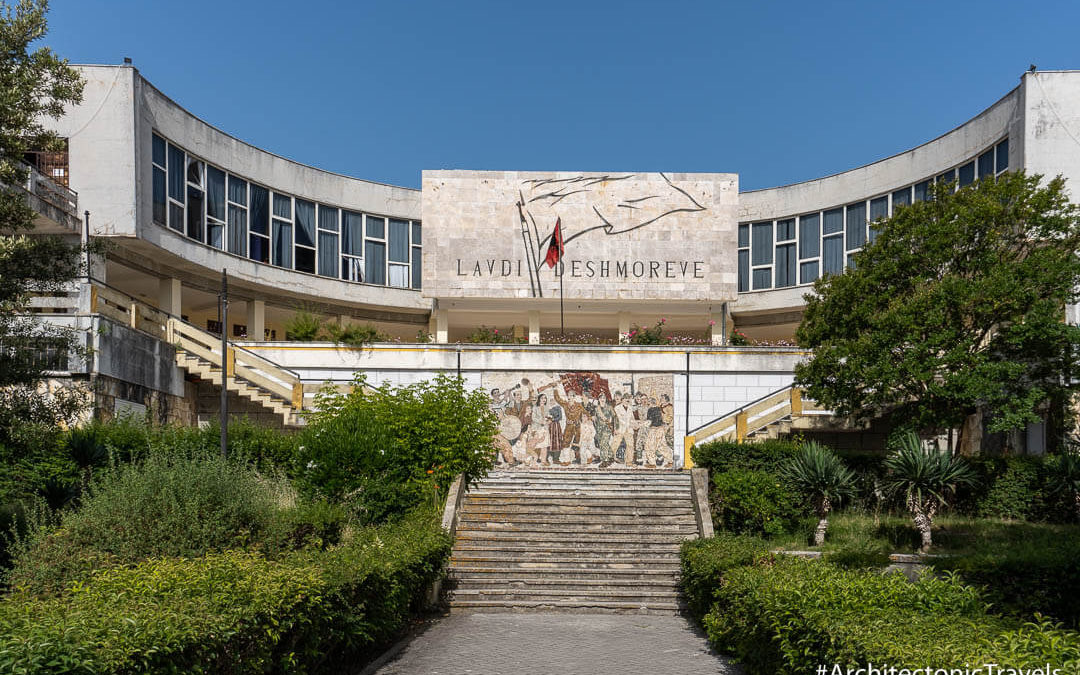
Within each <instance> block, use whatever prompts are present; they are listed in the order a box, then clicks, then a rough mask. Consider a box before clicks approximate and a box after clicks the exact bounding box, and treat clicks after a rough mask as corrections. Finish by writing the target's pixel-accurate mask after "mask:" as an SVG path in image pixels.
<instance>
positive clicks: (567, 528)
mask: <svg viewBox="0 0 1080 675" xmlns="http://www.w3.org/2000/svg"><path fill="white" fill-rule="evenodd" d="M458 528H459V530H465V531H477V530H478V531H485V530H488V531H491V530H502V531H507V532H509V531H513V532H597V533H600V532H609V533H613V534H614V533H621V534H659V533H668V534H671V535H673V536H674V535H691V534H697V523H696V522H694V521H693V520H691V519H686V520H685V521H679V522H670V523H651V522H642V521H641V520H640V519H635V518H623V519H622V520H621V521H620V522H596V521H593V520H590V519H587V518H580V519H578V520H576V521H574V520H563V521H554V522H553V521H546V520H543V519H541V518H534V519H531V520H524V519H523V520H520V521H484V520H478V519H470V518H462V520H461V521H460V524H459V525H458Z"/></svg>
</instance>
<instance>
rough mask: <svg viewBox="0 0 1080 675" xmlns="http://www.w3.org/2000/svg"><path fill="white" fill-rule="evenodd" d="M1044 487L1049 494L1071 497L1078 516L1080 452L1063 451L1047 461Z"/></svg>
mask: <svg viewBox="0 0 1080 675" xmlns="http://www.w3.org/2000/svg"><path fill="white" fill-rule="evenodd" d="M1047 469H1048V470H1049V471H1048V475H1047V477H1046V488H1047V490H1049V492H1050V494H1055V495H1064V496H1065V497H1071V498H1072V501H1073V507H1074V508H1075V509H1076V517H1077V518H1080V454H1077V453H1076V452H1075V451H1069V452H1065V453H1063V454H1061V455H1058V456H1057V457H1054V458H1052V459H1051V460H1050V461H1049V462H1047Z"/></svg>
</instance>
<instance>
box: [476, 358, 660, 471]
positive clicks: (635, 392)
mask: <svg viewBox="0 0 1080 675" xmlns="http://www.w3.org/2000/svg"><path fill="white" fill-rule="evenodd" d="M483 386H484V389H485V390H486V391H488V393H490V394H491V399H492V409H493V410H494V411H495V414H496V415H498V418H499V429H500V433H499V436H498V438H497V439H496V441H495V442H496V446H497V448H498V451H499V452H498V460H497V461H498V464H499V466H500V468H514V467H517V468H522V469H528V468H536V467H545V466H567V467H569V466H574V467H596V468H606V467H609V466H616V467H620V466H621V467H630V468H646V469H653V468H665V469H667V468H671V467H672V462H673V456H674V447H675V445H674V428H673V422H674V419H675V407H674V404H673V403H672V400H673V399H672V376H671V375H670V374H668V375H640V374H637V375H635V374H630V373H595V372H582V371H574V372H525V373H484V375H483Z"/></svg>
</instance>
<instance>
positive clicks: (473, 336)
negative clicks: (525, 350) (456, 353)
mask: <svg viewBox="0 0 1080 675" xmlns="http://www.w3.org/2000/svg"><path fill="white" fill-rule="evenodd" d="M465 341H466V342H471V343H474V344H513V343H519V342H523V340H520V339H516V338H514V330H513V328H510V329H507V330H499V329H498V328H493V327H492V328H489V327H488V326H480V327H479V328H477V329H475V330H474V331H473V332H471V333H469V335H468V337H466V338H465Z"/></svg>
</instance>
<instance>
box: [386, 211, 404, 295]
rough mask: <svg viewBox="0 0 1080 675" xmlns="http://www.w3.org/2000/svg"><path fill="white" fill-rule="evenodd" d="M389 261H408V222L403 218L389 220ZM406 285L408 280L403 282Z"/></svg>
mask: <svg viewBox="0 0 1080 675" xmlns="http://www.w3.org/2000/svg"><path fill="white" fill-rule="evenodd" d="M390 262H399V263H407V262H409V223H408V221H405V220H391V221H390ZM405 285H406V286H407V285H408V282H406V283H405Z"/></svg>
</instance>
